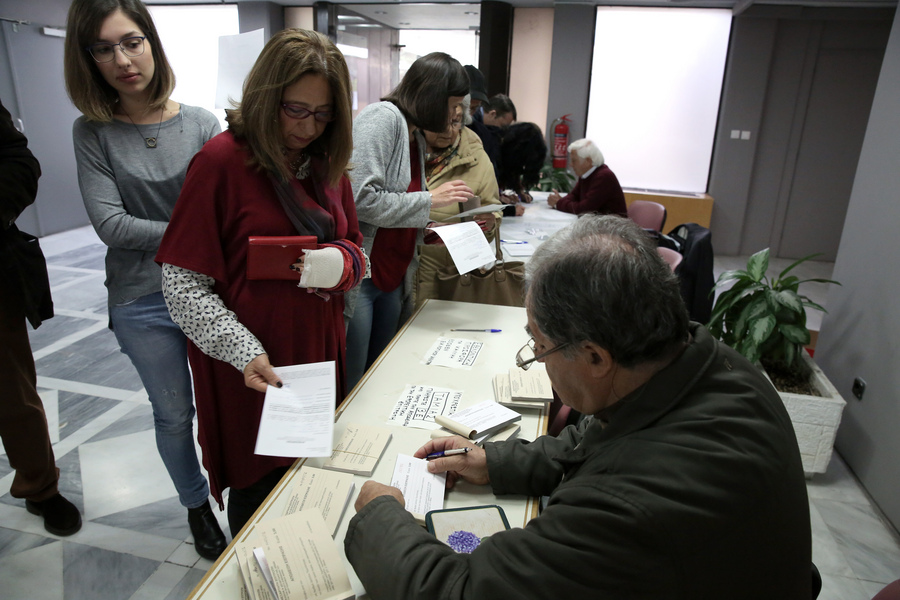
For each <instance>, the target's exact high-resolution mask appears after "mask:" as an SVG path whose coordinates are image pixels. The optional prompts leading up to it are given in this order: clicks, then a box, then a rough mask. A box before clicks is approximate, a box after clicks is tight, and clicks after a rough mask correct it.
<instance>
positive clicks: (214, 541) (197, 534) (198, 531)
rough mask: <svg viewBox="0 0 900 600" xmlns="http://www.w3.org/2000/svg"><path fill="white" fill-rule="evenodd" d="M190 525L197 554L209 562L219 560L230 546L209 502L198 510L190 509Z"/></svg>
mask: <svg viewBox="0 0 900 600" xmlns="http://www.w3.org/2000/svg"><path fill="white" fill-rule="evenodd" d="M188 525H190V526H191V535H193V536H194V549H195V550H197V554H199V555H200V556H202V557H203V558H205V559H207V560H216V559H217V558H219V555H220V554H222V552H224V551H225V547H226V546H227V545H228V544H227V543H226V541H225V534H223V533H222V529H221V528H220V527H219V522H218V521H216V516H215V515H214V514H213V511H212V508H210V506H209V501H206V502H204V503H203V504H201V505H200V506H198V507H197V508H189V509H188Z"/></svg>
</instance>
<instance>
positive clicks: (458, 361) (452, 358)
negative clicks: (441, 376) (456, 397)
mask: <svg viewBox="0 0 900 600" xmlns="http://www.w3.org/2000/svg"><path fill="white" fill-rule="evenodd" d="M483 347H484V342H476V341H475V340H466V339H463V338H445V337H439V338H438V339H437V341H436V342H435V343H434V345H432V346H431V348H430V349H429V350H428V352H426V353H425V357H424V358H423V359H422V362H423V363H425V364H426V365H432V366H435V367H450V368H452V369H471V368H472V365H474V364H475V359H476V358H478V353H479V352H481V349H482V348H483Z"/></svg>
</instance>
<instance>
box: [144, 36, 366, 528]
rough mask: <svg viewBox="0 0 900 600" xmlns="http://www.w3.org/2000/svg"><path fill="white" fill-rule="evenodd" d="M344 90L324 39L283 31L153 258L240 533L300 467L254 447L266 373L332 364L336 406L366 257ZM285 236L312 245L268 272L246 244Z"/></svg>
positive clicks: (216, 477)
mask: <svg viewBox="0 0 900 600" xmlns="http://www.w3.org/2000/svg"><path fill="white" fill-rule="evenodd" d="M350 90H351V88H350V75H349V72H348V70H347V65H346V63H345V62H344V57H343V55H341V53H340V51H339V50H338V49H337V47H336V46H335V45H334V44H333V43H332V42H331V41H329V40H328V38H327V37H325V36H323V35H321V34H319V33H315V32H312V31H302V30H299V29H287V30H284V31H281V32H279V33H277V34H275V35H274V36H273V37H272V39H271V40H269V42H268V43H267V44H266V46H265V47H264V48H263V51H262V53H261V54H260V55H259V58H258V59H257V61H256V64H255V65H254V66H253V68H252V70H251V71H250V74H249V75H248V76H247V79H246V81H245V82H244V89H243V96H242V98H241V102H240V104H239V105H238V106H237V107H236V108H235V109H234V110H231V111H228V116H227V121H228V130H227V131H225V132H224V133H222V134H221V135H219V136H217V137H216V138H215V139H213V140H212V141H210V142H209V143H208V144H207V145H206V146H205V147H204V148H203V150H201V151H200V152H199V153H198V154H197V156H196V158H194V161H193V162H192V163H191V167H190V169H189V170H188V174H187V179H186V180H185V183H184V188H183V189H182V191H181V197H180V198H179V199H178V204H177V205H176V206H175V212H174V214H173V215H172V221H171V223H170V225H169V228H168V230H167V231H166V235H165V237H164V239H163V242H162V246H161V247H160V250H159V254H158V255H157V257H156V258H157V260H158V261H159V262H161V263H164V264H163V274H164V278H165V281H164V284H163V287H164V292H165V294H166V300H167V301H168V303H169V310H170V312H171V313H172V317H173V318H174V319H175V321H176V322H177V323H179V324H180V325H181V326H182V328H183V329H184V331H185V333H186V334H187V335H188V337H189V338H190V339H191V340H192V341H193V342H194V345H192V346H191V347H190V348H189V355H190V360H191V367H192V370H193V374H194V388H195V390H196V394H197V416H198V422H199V427H200V445H201V446H202V448H203V458H204V465H205V466H206V469H207V471H208V472H209V477H210V487H211V488H212V492H213V495H214V497H215V498H216V499H217V500H219V502H220V503H221V502H222V492H223V490H225V488H230V491H229V495H228V523H229V525H230V527H231V531H232V534H234V535H237V532H238V531H239V530H240V528H241V527H242V526H243V525H244V523H246V522H247V520H248V519H249V518H250V517H251V516H252V515H253V512H254V511H255V510H256V509H257V508H258V507H259V505H260V504H261V503H262V501H263V500H264V499H265V497H266V496H267V495H268V493H269V492H270V491H271V490H272V489H273V488H274V487H275V485H276V484H277V483H278V481H279V479H280V478H281V476H282V475H283V474H284V473H285V471H286V470H287V468H288V467H289V466H290V465H291V464H292V463H293V462H294V458H292V457H276V456H262V455H258V454H255V453H254V448H255V444H256V437H257V432H258V429H259V420H260V415H261V413H262V407H263V400H264V398H265V391H266V388H267V385H275V386H280V385H281V380H280V379H279V377H278V376H277V375H276V374H275V373H274V371H273V370H272V365H276V366H288V365H296V364H306V363H317V362H323V361H335V363H336V368H335V378H336V380H335V385H336V390H337V398H336V400H339V399H340V398H342V397H343V394H344V386H343V382H344V362H345V361H344V346H345V337H344V321H343V310H344V297H343V292H345V291H347V290H349V289H350V288H352V287H354V286H355V285H357V284H358V283H359V280H360V279H361V278H362V277H363V275H364V274H365V270H366V262H367V261H366V259H365V255H364V254H363V253H362V251H361V250H360V249H359V244H361V243H362V236H361V235H360V233H359V227H358V225H357V222H356V208H355V206H354V203H353V193H352V190H351V187H350V182H349V181H348V180H347V177H346V176H345V174H344V173H345V171H346V169H347V163H348V160H349V158H350V153H351V150H352V147H353V140H352V133H351V132H352V117H351V109H350V99H351V91H350ZM281 236H314V238H315V239H316V244H315V245H316V246H317V248H318V249H316V250H312V251H300V250H298V251H297V254H296V255H295V256H296V259H294V258H293V257H292V258H291V260H289V261H285V263H284V264H277V265H273V267H274V271H273V272H271V273H269V274H267V275H264V276H260V275H259V274H257V273H256V271H255V269H256V267H257V266H258V263H257V262H256V261H255V259H254V257H253V256H252V255H250V241H249V238H250V237H263V238H266V237H269V238H271V237H281ZM304 252H305V253H304ZM329 257H331V258H329ZM323 258H324V259H325V260H322V259H323ZM331 259H334V261H333V262H331ZM329 263H330V264H331V265H332V266H330V267H329V266H328V264H329ZM292 269H293V270H292ZM260 277H262V278H260ZM298 286H299V287H298Z"/></svg>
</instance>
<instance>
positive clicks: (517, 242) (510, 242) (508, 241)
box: [500, 240, 528, 244]
mask: <svg viewBox="0 0 900 600" xmlns="http://www.w3.org/2000/svg"><path fill="white" fill-rule="evenodd" d="M500 241H501V242H503V243H504V244H527V243H528V242H519V241H517V240H500Z"/></svg>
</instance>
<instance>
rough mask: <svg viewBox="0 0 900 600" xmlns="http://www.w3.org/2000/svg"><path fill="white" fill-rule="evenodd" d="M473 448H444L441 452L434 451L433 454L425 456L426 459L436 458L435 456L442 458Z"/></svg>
mask: <svg viewBox="0 0 900 600" xmlns="http://www.w3.org/2000/svg"><path fill="white" fill-rule="evenodd" d="M471 449H472V448H470V447H468V446H467V447H465V448H454V449H453V450H442V451H440V452H432V453H431V454H429V455H428V456H426V457H425V460H434V459H435V458H441V457H444V456H453V455H455V454H465V453H466V452H468V451H469V450H471Z"/></svg>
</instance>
